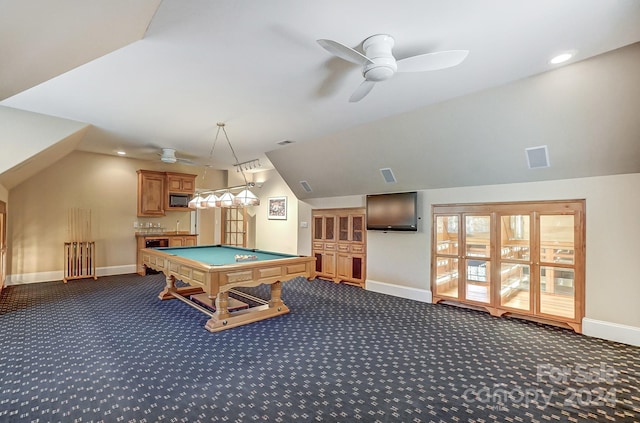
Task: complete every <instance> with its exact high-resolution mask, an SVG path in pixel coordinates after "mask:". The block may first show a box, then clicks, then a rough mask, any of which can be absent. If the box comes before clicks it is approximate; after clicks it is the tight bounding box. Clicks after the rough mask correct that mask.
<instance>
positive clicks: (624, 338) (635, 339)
mask: <svg viewBox="0 0 640 423" xmlns="http://www.w3.org/2000/svg"><path fill="white" fill-rule="evenodd" d="M582 333H583V334H584V335H587V336H593V337H595V338H602V339H606V340H608V341H614V342H621V343H623V344H629V345H634V346H636V347H640V328H637V327H635V326H627V325H620V324H618V323H611V322H604V321H602V320H594V319H589V318H587V317H585V318H584V319H582Z"/></svg>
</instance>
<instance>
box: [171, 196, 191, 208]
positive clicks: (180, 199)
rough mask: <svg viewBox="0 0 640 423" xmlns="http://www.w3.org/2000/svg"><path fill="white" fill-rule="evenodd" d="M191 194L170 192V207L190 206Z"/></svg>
mask: <svg viewBox="0 0 640 423" xmlns="http://www.w3.org/2000/svg"><path fill="white" fill-rule="evenodd" d="M190 200H191V196H190V195H189V194H169V207H189V201H190Z"/></svg>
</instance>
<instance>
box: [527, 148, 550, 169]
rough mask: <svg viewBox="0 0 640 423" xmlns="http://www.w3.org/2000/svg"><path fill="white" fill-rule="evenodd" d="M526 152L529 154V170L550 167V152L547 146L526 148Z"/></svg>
mask: <svg viewBox="0 0 640 423" xmlns="http://www.w3.org/2000/svg"><path fill="white" fill-rule="evenodd" d="M524 151H525V152H526V153H527V165H529V169H539V168H542V167H549V150H548V149H547V146H546V145H541V146H538V147H531V148H525V149H524Z"/></svg>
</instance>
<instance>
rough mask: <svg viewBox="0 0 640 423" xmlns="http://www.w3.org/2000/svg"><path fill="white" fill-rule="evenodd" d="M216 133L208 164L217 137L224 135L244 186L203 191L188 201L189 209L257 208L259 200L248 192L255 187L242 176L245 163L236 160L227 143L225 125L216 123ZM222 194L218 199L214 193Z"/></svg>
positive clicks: (233, 151) (229, 142)
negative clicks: (235, 193) (234, 193)
mask: <svg viewBox="0 0 640 423" xmlns="http://www.w3.org/2000/svg"><path fill="white" fill-rule="evenodd" d="M217 125H218V131H217V132H216V137H215V139H214V140H213V144H212V145H211V152H210V153H209V162H211V161H212V159H213V152H214V150H215V148H216V144H217V143H218V137H219V136H220V132H222V133H223V134H224V138H225V139H226V140H227V144H228V145H229V148H230V149H231V154H233V158H234V159H235V161H236V163H235V164H234V166H236V168H237V169H239V171H240V173H241V174H242V179H243V180H244V185H241V186H238V187H231V188H224V189H219V190H213V191H204V192H200V193H198V194H196V196H195V197H194V198H193V200H191V201H189V207H190V208H207V207H233V206H259V205H260V199H259V198H258V197H257V196H256V195H255V194H254V193H253V192H251V191H250V190H249V188H250V187H253V186H255V184H254V183H253V182H247V176H246V175H245V174H244V169H243V167H244V166H241V165H244V164H245V163H247V162H245V163H240V161H239V160H238V156H236V152H235V150H234V149H233V146H232V145H231V141H229V136H228V135H227V130H226V129H225V124H224V123H222V122H218V123H217ZM236 189H240V190H242V191H240V192H239V193H238V194H237V195H233V193H232V192H231V191H232V190H236ZM219 192H222V194H221V195H220V196H219V197H218V196H217V195H216V193H219Z"/></svg>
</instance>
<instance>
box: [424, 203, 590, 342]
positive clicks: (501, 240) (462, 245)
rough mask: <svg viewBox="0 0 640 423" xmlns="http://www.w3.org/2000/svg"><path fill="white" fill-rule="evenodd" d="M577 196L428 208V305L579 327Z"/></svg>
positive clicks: (580, 210)
mask: <svg viewBox="0 0 640 423" xmlns="http://www.w3.org/2000/svg"><path fill="white" fill-rule="evenodd" d="M584 208H585V204H584V201H583V200H572V201H547V202H522V203H496V204H459V205H443V206H438V205H436V206H433V234H432V260H431V290H432V293H433V302H434V303H437V302H439V301H448V302H458V303H464V304H466V305H471V306H475V307H479V308H483V309H485V310H487V311H489V312H490V313H491V314H493V315H495V316H501V315H503V314H511V315H514V316H520V317H527V318H532V319H535V320H540V321H544V322H548V323H554V324H560V325H562V326H567V327H570V328H572V329H574V330H575V331H576V332H581V330H582V319H583V317H584V298H585V278H584V274H585V257H584V252H585V245H584V240H585V227H584Z"/></svg>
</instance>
